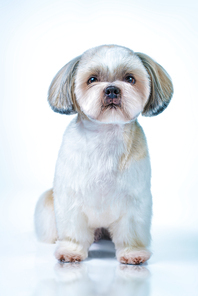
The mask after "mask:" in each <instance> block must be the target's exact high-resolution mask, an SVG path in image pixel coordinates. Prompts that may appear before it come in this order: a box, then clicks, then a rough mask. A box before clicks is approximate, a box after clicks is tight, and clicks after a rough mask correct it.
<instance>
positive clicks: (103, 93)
mask: <svg viewBox="0 0 198 296" xmlns="http://www.w3.org/2000/svg"><path fill="white" fill-rule="evenodd" d="M172 93H173V87H172V82H171V79H170V77H169V75H168V74H167V72H166V71H165V70H164V69H163V68H162V67H161V66H160V65H159V64H157V63H156V62H155V61H154V60H152V59H151V58H150V57H148V56H147V55H145V54H142V53H135V52H133V51H132V50H130V49H128V48H125V47H121V46H116V45H104V46H99V47H96V48H93V49H90V50H88V51H86V52H85V53H84V54H83V55H81V56H79V57H77V58H75V59H73V60H72V61H70V62H69V63H68V64H67V65H65V66H64V67H63V68H62V69H61V70H60V71H59V72H58V73H57V75H56V76H55V78H54V79H53V81H52V83H51V86H50V89H49V97H48V100H49V103H50V105H51V107H52V109H53V110H54V111H55V112H60V113H63V114H74V113H77V114H78V115H77V116H76V118H74V119H73V120H72V122H71V123H70V124H69V126H68V127H67V129H66V131H65V134H64V136H63V141H62V145H61V148H60V151H59V155H58V160H57V164H56V171H55V177H54V186H53V189H51V190H49V191H47V192H45V193H44V194H43V195H42V196H41V197H40V199H39V201H38V203H37V206H36V211H35V228H36V233H37V236H38V238H39V240H41V241H43V242H49V243H54V242H55V241H57V248H56V251H55V257H56V258H57V259H58V260H60V261H63V262H72V261H81V260H84V259H85V258H86V257H87V255H88V249H89V247H90V245H91V244H92V242H93V241H94V233H95V235H96V237H97V239H98V238H99V237H100V236H101V235H102V234H103V233H104V229H106V234H108V233H109V235H110V237H111V239H112V241H113V242H114V244H115V248H116V256H117V259H118V260H119V261H120V262H122V263H129V264H140V263H142V262H145V261H146V260H148V259H149V258H150V255H151V253H150V251H149V249H148V247H149V244H150V225H151V215H152V196H151V192H150V178H151V172H150V161H149V155H148V149H147V143H146V138H145V135H144V132H143V130H142V128H141V126H140V125H139V124H138V122H137V117H138V115H139V114H140V113H142V115H144V116H153V115H157V114H159V113H160V112H162V111H163V110H164V109H165V108H166V107H167V105H168V104H169V102H170V99H171V96H172ZM107 230H108V232H107Z"/></svg>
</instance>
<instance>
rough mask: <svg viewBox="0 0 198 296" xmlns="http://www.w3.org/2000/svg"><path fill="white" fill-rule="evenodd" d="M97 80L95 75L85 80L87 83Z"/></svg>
mask: <svg viewBox="0 0 198 296" xmlns="http://www.w3.org/2000/svg"><path fill="white" fill-rule="evenodd" d="M96 81H98V79H97V78H96V77H94V76H93V77H90V78H89V80H88V81H87V84H90V83H93V82H96Z"/></svg>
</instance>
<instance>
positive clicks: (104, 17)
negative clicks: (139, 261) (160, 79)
mask: <svg viewBox="0 0 198 296" xmlns="http://www.w3.org/2000/svg"><path fill="white" fill-rule="evenodd" d="M197 3H198V2H197V1H196V0H189V1H184V0H180V1H179V0H167V1H157V0H153V1H152V0H151V1H146V0H145V1H144V0H141V1H133V0H122V1H121V0H117V1H116V0H114V1H111V0H105V1H103V0H101V1H98V0H97V1H96V0H95V1H93V0H92V1H91V0H81V1H80V0H73V1H69V0H65V1H63V0H57V1H55V0H46V1H45V0H34V1H25V0H24V1H22V0H18V1H14V0H12V1H11V0H7V1H3V0H2V1H0V28H1V41H0V44H1V45H0V57H1V59H0V63H1V64H0V84H1V85H0V90H1V96H0V100H1V108H0V133H1V138H0V139H1V145H0V170H1V171H0V186H1V188H0V223H1V224H0V230H1V232H2V233H5V232H6V233H7V234H8V235H9V233H10V234H11V233H13V232H17V231H18V232H21V233H26V232H29V233H30V232H31V233H33V213H34V207H35V204H36V201H37V199H38V197H39V195H40V194H41V193H42V192H43V191H45V190H46V189H48V188H51V187H52V183H53V174H54V167H55V162H56V158H57V154H58V150H59V147H60V143H61V139H62V135H63V132H64V130H65V128H66V126H67V124H68V123H69V121H70V120H71V118H72V116H66V115H60V114H56V113H54V112H53V111H52V110H51V109H50V107H49V105H48V103H47V91H48V87H49V85H50V82H51V80H52V78H53V77H54V75H55V74H56V73H57V71H58V70H59V69H60V68H61V67H62V66H63V65H65V64H66V63H67V62H68V61H70V60H71V59H72V58H74V57H76V56H77V55H80V54H81V53H82V52H84V51H85V50H87V49H88V48H90V47H94V46H97V45H101V44H119V45H123V46H126V47H129V48H131V49H133V50H134V51H139V52H143V53H146V54H147V55H149V56H151V57H152V58H154V59H155V60H156V61H157V62H158V63H159V64H161V65H162V66H163V67H164V68H165V69H166V70H167V72H168V73H169V74H170V76H171V77H172V81H173V85H174V95H173V98H172V101H171V103H170V105H169V106H168V108H167V109H166V110H165V111H164V113H162V114H161V115H159V116H157V117H153V118H144V117H140V118H139V122H140V123H141V125H142V126H143V129H144V131H145V133H146V136H147V140H148V146H149V151H150V156H151V165H152V192H153V203H154V206H153V229H156V228H159V229H165V228H166V229H170V228H172V229H175V230H177V229H180V230H181V231H182V232H184V233H191V232H193V233H196V232H197V230H198V215H197V209H198V189H197V172H198V170H197V168H198V156H197V151H198V141H197V127H198V116H197V111H198V90H197V84H198V82H197V80H198V70H197V69H198V60H197V52H198V21H197V15H198V4H197ZM166 295H167V294H166Z"/></svg>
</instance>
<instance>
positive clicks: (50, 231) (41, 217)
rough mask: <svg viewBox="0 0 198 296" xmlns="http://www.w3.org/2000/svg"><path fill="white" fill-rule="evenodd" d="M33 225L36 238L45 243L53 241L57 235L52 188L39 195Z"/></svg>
mask: <svg viewBox="0 0 198 296" xmlns="http://www.w3.org/2000/svg"><path fill="white" fill-rule="evenodd" d="M34 225H35V231H36V234H37V238H38V240H40V241H42V242H45V243H55V241H56V240H57V237H58V235H57V230H56V222H55V213H54V197H53V190H52V189H50V190H48V191H46V192H44V193H43V194H42V195H41V196H40V198H39V200H38V202H37V205H36V209H35V214H34Z"/></svg>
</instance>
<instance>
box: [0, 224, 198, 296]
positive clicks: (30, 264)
mask: <svg viewBox="0 0 198 296" xmlns="http://www.w3.org/2000/svg"><path fill="white" fill-rule="evenodd" d="M54 249H55V245H48V244H42V243H39V242H37V241H36V238H35V235H34V233H33V232H29V233H10V232H6V233H2V234H1V253H0V294H1V295H2V296H8V295H9V296H11V295H14V296H18V295H20V296H29V295H31V296H40V295H42V296H45V295H46V296H55V295H58V296H62V295H71V296H72V295H81V296H83V295H86V296H89V295H90V296H91V295H93V296H95V295H108V296H111V295H113V296H116V295H122V296H125V295H135V296H149V295H152V296H169V295H171V296H177V295H178V296H187V295H190V296H195V295H198V237H197V236H196V234H193V233H185V232H184V231H173V230H171V231H170V230H166V229H163V230H162V229H161V230H160V231H153V243H152V251H153V256H152V258H151V259H150V260H149V262H148V263H147V264H143V265H139V266H133V265H123V264H119V263H118V262H117V261H116V259H115V258H114V256H115V250H114V245H113V243H111V242H109V241H104V240H103V241H100V242H99V243H97V244H96V243H95V244H93V245H92V246H91V249H90V252H89V258H88V259H87V260H86V261H84V262H82V263H71V264H69V263H65V264H60V263H58V262H57V261H56V260H55V258H54V256H53V252H54Z"/></svg>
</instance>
